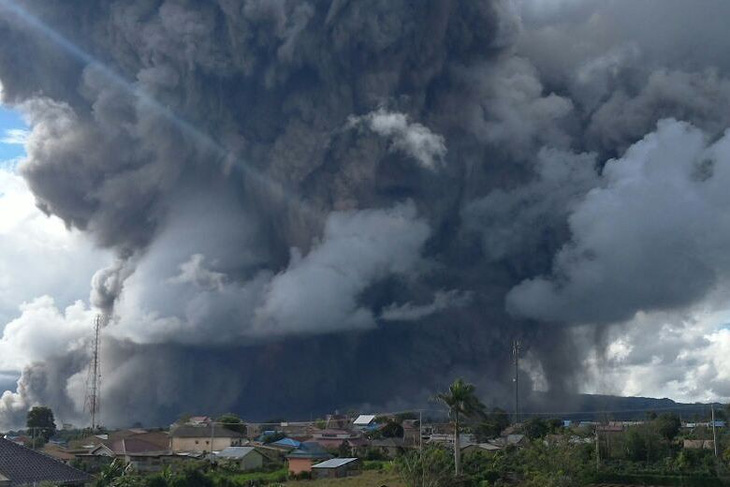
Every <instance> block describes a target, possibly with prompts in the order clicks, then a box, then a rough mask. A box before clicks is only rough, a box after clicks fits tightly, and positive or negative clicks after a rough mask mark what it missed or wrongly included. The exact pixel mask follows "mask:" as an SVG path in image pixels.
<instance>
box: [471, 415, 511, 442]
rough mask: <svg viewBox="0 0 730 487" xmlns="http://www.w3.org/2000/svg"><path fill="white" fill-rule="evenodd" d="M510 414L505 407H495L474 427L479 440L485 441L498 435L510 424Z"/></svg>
mask: <svg viewBox="0 0 730 487" xmlns="http://www.w3.org/2000/svg"><path fill="white" fill-rule="evenodd" d="M509 424H510V422H509V414H508V413H507V411H505V410H504V409H500V408H494V409H492V410H491V411H490V412H489V414H487V416H486V418H485V419H484V421H482V422H481V423H479V424H478V425H477V426H476V427H475V428H474V434H475V435H476V437H477V440H479V441H480V442H484V441H486V440H489V439H492V438H494V437H497V436H499V435H500V433H502V431H504V429H505V428H507V427H508V426H509Z"/></svg>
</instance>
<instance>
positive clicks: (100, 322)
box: [84, 314, 106, 431]
mask: <svg viewBox="0 0 730 487" xmlns="http://www.w3.org/2000/svg"><path fill="white" fill-rule="evenodd" d="M105 324H106V317H105V316H104V315H103V314H98V315H96V317H95V318H94V340H93V341H92V342H91V362H89V375H88V377H87V380H86V400H85V402H84V410H85V411H87V412H88V413H89V414H90V415H91V431H96V430H97V428H98V427H99V416H100V413H101V400H100V397H99V395H100V394H101V367H100V364H99V354H100V342H99V335H100V333H101V329H102V328H103V327H104V325H105Z"/></svg>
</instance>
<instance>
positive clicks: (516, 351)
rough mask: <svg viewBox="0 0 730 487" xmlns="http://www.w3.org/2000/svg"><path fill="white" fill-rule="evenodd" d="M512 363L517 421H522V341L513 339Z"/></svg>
mask: <svg viewBox="0 0 730 487" xmlns="http://www.w3.org/2000/svg"><path fill="white" fill-rule="evenodd" d="M512 365H513V366H514V374H515V375H514V379H512V380H513V381H514V383H515V423H519V422H520V341H519V340H514V341H512Z"/></svg>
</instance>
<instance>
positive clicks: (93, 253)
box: [0, 168, 109, 330]
mask: <svg viewBox="0 0 730 487" xmlns="http://www.w3.org/2000/svg"><path fill="white" fill-rule="evenodd" d="M108 260H109V257H108V254H107V253H106V252H104V251H99V250H97V249H95V248H94V246H93V245H92V244H91V242H89V240H88V239H87V238H85V236H84V235H82V234H81V233H80V232H76V231H69V230H67V229H66V227H65V226H64V224H63V223H62V222H61V220H60V219H58V218H56V217H48V216H46V215H45V214H43V213H42V212H41V211H40V210H39V209H38V208H37V207H36V206H35V199H34V197H33V195H32V194H31V192H30V190H29V189H28V186H27V185H26V183H25V181H24V180H23V178H22V177H21V176H19V175H18V174H17V173H15V172H14V171H13V170H12V169H9V168H0V330H2V327H3V326H4V324H5V323H6V322H8V321H9V320H10V319H12V318H13V317H15V316H16V315H17V311H18V306H19V305H20V304H21V303H23V302H30V301H31V300H33V299H35V298H36V297H38V296H43V295H50V296H53V297H54V299H55V300H56V302H57V303H58V304H59V306H61V307H65V306H68V305H70V304H71V303H73V302H74V301H76V300H77V299H79V298H86V297H87V296H88V293H89V282H90V280H91V276H92V275H93V274H94V272H95V271H96V269H98V268H99V267H101V266H103V264H104V263H105V262H107V261H108Z"/></svg>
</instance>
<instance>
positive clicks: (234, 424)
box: [216, 413, 246, 435]
mask: <svg viewBox="0 0 730 487" xmlns="http://www.w3.org/2000/svg"><path fill="white" fill-rule="evenodd" d="M216 421H217V422H218V423H222V424H223V427H224V428H225V429H227V430H231V431H236V432H238V433H241V434H243V435H245V434H246V423H244V422H243V420H242V419H241V418H239V417H238V416H237V415H235V414H233V413H226V414H224V415H222V416H220V417H219V418H218V419H217V420H216Z"/></svg>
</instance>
